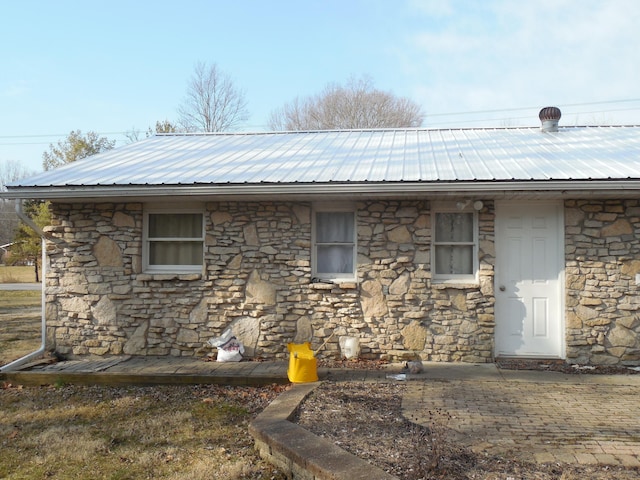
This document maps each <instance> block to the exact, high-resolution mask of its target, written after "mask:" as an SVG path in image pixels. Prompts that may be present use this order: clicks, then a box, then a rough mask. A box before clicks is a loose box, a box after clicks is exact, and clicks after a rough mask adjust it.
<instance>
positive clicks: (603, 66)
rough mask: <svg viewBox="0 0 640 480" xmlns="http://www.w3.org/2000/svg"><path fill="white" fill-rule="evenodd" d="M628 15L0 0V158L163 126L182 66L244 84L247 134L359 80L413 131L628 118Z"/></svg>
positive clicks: (631, 28) (329, 1)
mask: <svg viewBox="0 0 640 480" xmlns="http://www.w3.org/2000/svg"><path fill="white" fill-rule="evenodd" d="M638 25H640V2H638V1H636V0H607V1H604V2H603V1H601V0H600V1H598V0H536V1H524V0H477V1H472V0H467V1H463V0H450V1H448V0H324V1H302V0H297V1H289V0H269V1H264V0H255V1H252V0H234V1H229V0H225V1H222V0H219V1H218V0H209V1H197V0H182V1H180V2H176V1H175V0H174V1H170V2H169V1H163V0H156V1H153V2H151V1H133V2H132V1H130V0H128V1H120V0H110V1H108V2H106V1H87V0H84V1H70V0H69V1H65V0H58V1H56V2H52V1H44V0H43V1H31V0H21V1H20V2H15V1H14V2H10V1H8V0H2V1H1V3H0V45H2V47H1V52H2V55H1V57H0V58H1V63H0V162H2V161H8V160H10V161H19V162H21V163H23V164H24V165H25V166H26V167H27V168H29V169H31V170H33V171H39V170H41V164H42V153H43V152H45V151H47V150H48V146H49V144H50V143H56V142H58V141H59V140H61V139H63V138H64V137H65V136H66V135H67V134H68V133H69V132H70V131H71V130H76V129H80V130H82V131H83V132H87V131H90V130H92V131H95V132H98V133H100V134H101V135H104V136H106V137H108V138H110V139H113V140H116V141H117V146H120V145H124V144H125V143H126V142H127V140H126V137H125V136H124V135H123V133H122V132H126V131H130V130H132V129H134V128H135V129H139V130H142V131H145V130H146V129H147V128H148V127H149V126H152V125H154V124H155V122H156V120H164V119H168V120H175V119H176V117H177V114H176V109H177V107H178V105H179V104H180V102H181V100H182V98H183V96H184V94H185V90H186V86H187V82H188V80H189V78H190V76H191V74H192V72H193V68H194V65H195V64H196V63H197V62H207V63H216V64H217V65H218V67H219V68H220V69H221V70H223V71H224V72H226V73H228V74H229V75H230V76H231V77H232V78H233V80H234V82H235V85H236V86H238V87H240V88H242V89H243V90H244V91H245V92H246V98H247V101H248V108H249V111H250V113H251V117H250V119H249V120H248V121H247V122H246V125H244V126H243V127H242V130H246V131H263V130H265V129H267V121H268V117H269V113H270V112H271V111H272V110H274V109H276V108H279V107H281V106H282V105H283V104H284V103H286V102H289V101H291V100H292V99H293V98H295V97H296V96H306V95H311V94H315V93H318V92H320V91H321V90H322V89H323V87H324V86H325V85H327V84H328V83H330V82H338V83H344V82H346V80H347V79H348V78H349V77H350V76H356V77H359V76H362V75H368V76H370V77H371V79H372V80H373V82H374V84H375V86H376V87H377V88H380V89H382V90H386V91H390V92H393V93H394V94H396V95H400V96H407V97H410V98H412V99H413V100H415V101H416V102H418V103H419V104H420V105H422V107H423V110H424V111H425V112H426V114H427V117H426V122H425V126H427V127H442V128H450V127H473V126H514V125H537V124H538V121H537V113H538V111H539V109H540V108H542V107H544V106H547V105H557V106H560V107H561V108H562V110H563V119H562V120H561V124H565V125H573V124H585V123H610V124H640V91H639V88H640V87H639V85H640V81H639V77H640V53H639V51H638V49H639V46H640V29H638V28H637V26H638ZM470 112H481V113H470Z"/></svg>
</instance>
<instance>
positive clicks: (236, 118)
mask: <svg viewBox="0 0 640 480" xmlns="http://www.w3.org/2000/svg"><path fill="white" fill-rule="evenodd" d="M178 115H179V116H180V119H179V123H180V125H181V126H182V127H183V128H184V129H185V130H186V131H188V132H194V131H200V132H221V131H226V130H232V129H233V128H235V127H237V126H238V125H239V124H240V123H242V122H244V121H245V120H247V119H248V118H249V113H248V110H247V102H246V100H245V96H244V92H243V91H242V90H239V89H237V88H236V87H235V86H234V84H233V82H232V80H231V77H229V76H228V75H227V74H225V73H224V72H222V71H221V70H220V69H219V68H218V66H217V65H216V64H215V63H214V64H212V65H210V66H208V65H206V64H205V63H198V64H196V66H195V69H194V73H193V76H192V77H191V80H190V81H189V85H188V87H187V93H186V95H185V98H184V100H183V101H182V104H181V105H180V107H178Z"/></svg>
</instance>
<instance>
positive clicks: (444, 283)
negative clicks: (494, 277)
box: [431, 280, 480, 290]
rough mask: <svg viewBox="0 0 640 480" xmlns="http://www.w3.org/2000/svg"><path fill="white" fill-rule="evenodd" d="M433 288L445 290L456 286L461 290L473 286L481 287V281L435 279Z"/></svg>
mask: <svg viewBox="0 0 640 480" xmlns="http://www.w3.org/2000/svg"><path fill="white" fill-rule="evenodd" d="M431 288H433V289H436V290H445V289H447V288H455V289H459V290H469V289H471V288H480V283H479V282H452V281H448V282H447V281H444V280H443V281H440V282H437V281H433V282H431Z"/></svg>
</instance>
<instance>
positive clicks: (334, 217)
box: [316, 212, 355, 243]
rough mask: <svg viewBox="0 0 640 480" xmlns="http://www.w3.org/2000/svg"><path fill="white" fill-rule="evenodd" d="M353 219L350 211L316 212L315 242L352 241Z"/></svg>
mask: <svg viewBox="0 0 640 480" xmlns="http://www.w3.org/2000/svg"><path fill="white" fill-rule="evenodd" d="M354 232H355V221H354V216H353V213H352V212H317V213H316V242H317V243H353V239H354Z"/></svg>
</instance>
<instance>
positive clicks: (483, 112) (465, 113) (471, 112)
mask: <svg viewBox="0 0 640 480" xmlns="http://www.w3.org/2000/svg"><path fill="white" fill-rule="evenodd" d="M632 102H640V98H629V99H621V100H605V101H599V102H586V103H566V104H558V105H557V106H559V107H562V108H572V107H587V106H595V105H612V104H619V103H632ZM538 108H540V106H539V105H537V106H531V107H514V108H499V109H489V110H468V111H461V112H448V113H430V114H427V115H426V116H425V118H426V119H433V118H434V117H456V116H473V115H486V114H492V113H508V112H518V111H525V110H533V109H538ZM638 109H640V106H638V107H635V108H619V109H613V110H594V111H585V112H563V115H565V116H567V115H580V114H585V115H592V114H600V113H613V112H622V111H630V110H638ZM529 118H530V117H529V116H520V117H511V116H505V117H499V118H485V119H474V120H455V121H453V120H451V121H446V122H437V123H436V125H450V124H460V123H475V122H484V121H486V122H488V121H492V122H495V121H507V122H508V121H513V120H524V119H529ZM267 126H268V125H249V127H254V128H255V127H257V128H264V127H267ZM133 130H135V129H132V130H126V131H118V132H96V134H97V135H122V136H125V135H127V134H129V133H131V132H132V131H133ZM140 131H142V130H140ZM67 135H68V133H49V134H22V135H0V146H13V145H49V144H51V141H24V142H21V141H15V142H2V141H1V140H14V139H15V140H20V139H25V140H27V139H39V138H51V139H54V138H62V137H66V136H67Z"/></svg>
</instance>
